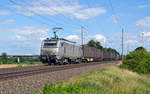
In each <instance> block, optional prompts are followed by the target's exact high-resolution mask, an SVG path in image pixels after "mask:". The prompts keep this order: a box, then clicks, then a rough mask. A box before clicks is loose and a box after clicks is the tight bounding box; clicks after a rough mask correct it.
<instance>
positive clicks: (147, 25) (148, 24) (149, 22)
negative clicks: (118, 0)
mask: <svg viewBox="0 0 150 94" xmlns="http://www.w3.org/2000/svg"><path fill="white" fill-rule="evenodd" d="M136 26H138V27H140V28H141V29H144V30H148V29H150V17H145V18H144V19H141V20H139V21H137V22H136Z"/></svg>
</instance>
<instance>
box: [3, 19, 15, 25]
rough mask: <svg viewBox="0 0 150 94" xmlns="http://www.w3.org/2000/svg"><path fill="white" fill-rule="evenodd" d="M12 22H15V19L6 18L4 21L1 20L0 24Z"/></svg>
mask: <svg viewBox="0 0 150 94" xmlns="http://www.w3.org/2000/svg"><path fill="white" fill-rule="evenodd" d="M14 22H16V21H15V20H12V19H8V20H5V21H3V22H2V23H1V24H4V25H5V24H12V23H14Z"/></svg>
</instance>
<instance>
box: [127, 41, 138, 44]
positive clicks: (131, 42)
mask: <svg viewBox="0 0 150 94" xmlns="http://www.w3.org/2000/svg"><path fill="white" fill-rule="evenodd" d="M125 43H127V44H128V43H130V44H135V43H138V41H137V40H127V41H126V42H125Z"/></svg>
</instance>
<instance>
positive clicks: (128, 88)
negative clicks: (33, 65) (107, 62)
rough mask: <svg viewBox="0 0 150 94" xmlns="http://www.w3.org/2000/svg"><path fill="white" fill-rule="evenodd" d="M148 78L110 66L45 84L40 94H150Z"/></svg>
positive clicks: (149, 79) (147, 76)
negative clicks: (56, 82) (63, 80)
mask: <svg viewBox="0 0 150 94" xmlns="http://www.w3.org/2000/svg"><path fill="white" fill-rule="evenodd" d="M149 77H150V75H140V74H137V73H135V72H131V71H128V70H124V69H120V68H118V67H117V66H111V67H105V68H102V69H99V70H97V71H94V72H92V73H89V74H87V75H82V76H80V77H78V78H73V79H70V80H69V81H68V82H65V83H58V84H56V85H54V84H47V85H45V87H44V88H43V90H42V91H41V92H40V94H150V78H149ZM33 94H39V93H36V92H33Z"/></svg>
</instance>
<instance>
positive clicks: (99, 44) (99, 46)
mask: <svg viewBox="0 0 150 94" xmlns="http://www.w3.org/2000/svg"><path fill="white" fill-rule="evenodd" d="M95 44H96V48H97V49H103V46H101V43H100V42H98V41H96V42H95Z"/></svg>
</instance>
